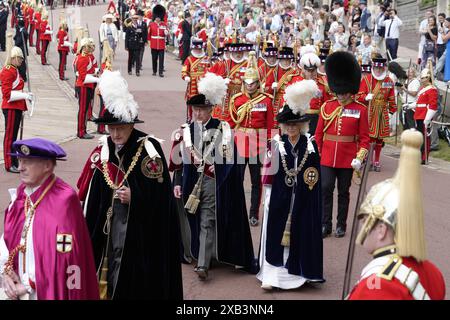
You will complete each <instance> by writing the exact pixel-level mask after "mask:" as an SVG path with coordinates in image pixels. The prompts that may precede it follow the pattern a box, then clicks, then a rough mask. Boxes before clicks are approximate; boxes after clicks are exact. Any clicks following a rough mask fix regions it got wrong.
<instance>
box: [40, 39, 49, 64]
mask: <svg viewBox="0 0 450 320" xmlns="http://www.w3.org/2000/svg"><path fill="white" fill-rule="evenodd" d="M48 43H49V41H48V40H42V48H41V63H42V64H47V49H48Z"/></svg>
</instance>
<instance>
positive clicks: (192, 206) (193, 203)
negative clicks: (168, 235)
mask: <svg viewBox="0 0 450 320" xmlns="http://www.w3.org/2000/svg"><path fill="white" fill-rule="evenodd" d="M202 180H203V173H202V174H201V176H200V177H199V178H198V181H197V183H196V184H195V186H194V189H192V192H191V194H190V195H189V198H188V200H187V201H186V204H185V205H184V208H185V209H186V210H187V212H189V213H191V214H195V212H196V211H197V209H198V206H199V204H200V192H201V184H202Z"/></svg>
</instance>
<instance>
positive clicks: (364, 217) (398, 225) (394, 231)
mask: <svg viewBox="0 0 450 320" xmlns="http://www.w3.org/2000/svg"><path fill="white" fill-rule="evenodd" d="M401 139H402V143H403V146H402V150H401V154H400V161H399V167H398V170H397V173H396V175H395V176H394V178H392V179H388V180H385V181H382V182H380V183H378V184H376V185H375V186H373V187H372V189H370V191H369V193H368V194H367V197H366V199H365V200H364V201H363V203H362V205H361V209H360V212H359V216H358V218H359V219H360V220H361V228H360V231H359V234H358V237H357V239H356V243H357V244H360V245H362V246H363V247H364V249H365V250H366V251H367V252H368V253H369V254H371V255H372V256H373V260H372V261H371V262H370V263H369V264H368V265H367V266H366V267H365V268H364V269H363V271H362V273H361V277H360V279H359V281H358V283H357V284H356V285H355V287H354V288H353V290H352V291H351V292H350V295H349V297H348V299H350V300H430V299H431V300H443V299H444V298H445V282H444V278H443V276H442V273H441V272H440V271H439V269H438V268H437V267H436V266H435V265H434V264H433V263H431V262H430V261H429V260H427V257H426V252H425V248H426V245H425V230H424V224H423V223H424V217H423V215H424V212H423V209H424V208H423V204H422V186H421V169H420V145H421V144H422V141H423V138H422V135H421V134H420V133H419V132H417V131H416V130H414V129H411V130H406V131H404V132H403V134H402V137H401Z"/></svg>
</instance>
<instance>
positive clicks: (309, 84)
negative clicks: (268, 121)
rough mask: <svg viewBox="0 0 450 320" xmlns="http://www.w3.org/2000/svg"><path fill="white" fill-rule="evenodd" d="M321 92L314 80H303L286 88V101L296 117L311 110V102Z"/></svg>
mask: <svg viewBox="0 0 450 320" xmlns="http://www.w3.org/2000/svg"><path fill="white" fill-rule="evenodd" d="M318 91H319V87H317V84H316V82H315V81H314V80H302V81H299V82H296V83H294V84H291V85H290V86H288V87H287V88H286V92H285V94H284V101H286V104H287V105H288V106H289V108H291V110H292V112H293V113H294V114H296V115H303V114H305V113H306V111H308V109H309V102H310V101H311V99H312V98H314V97H315V96H316V94H317V92H318Z"/></svg>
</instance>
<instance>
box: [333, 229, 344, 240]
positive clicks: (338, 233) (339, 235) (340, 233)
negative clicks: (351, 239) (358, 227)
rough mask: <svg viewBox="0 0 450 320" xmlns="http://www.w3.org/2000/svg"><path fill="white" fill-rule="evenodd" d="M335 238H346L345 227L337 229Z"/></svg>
mask: <svg viewBox="0 0 450 320" xmlns="http://www.w3.org/2000/svg"><path fill="white" fill-rule="evenodd" d="M335 236H336V238H343V237H344V236H345V229H344V228H343V227H337V228H336V233H335Z"/></svg>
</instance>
